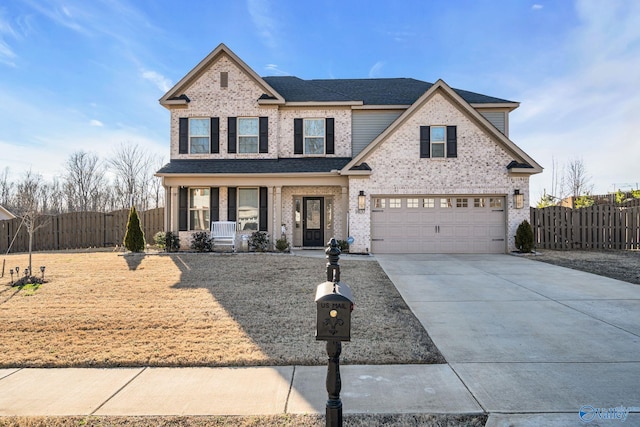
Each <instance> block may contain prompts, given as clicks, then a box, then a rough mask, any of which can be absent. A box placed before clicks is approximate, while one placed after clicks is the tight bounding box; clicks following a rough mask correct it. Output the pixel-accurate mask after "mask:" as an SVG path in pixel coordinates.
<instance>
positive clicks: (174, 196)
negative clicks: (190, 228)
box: [169, 187, 180, 232]
mask: <svg viewBox="0 0 640 427" xmlns="http://www.w3.org/2000/svg"><path fill="white" fill-rule="evenodd" d="M170 200H171V201H170V203H169V206H170V208H169V209H171V210H170V212H169V214H170V220H169V221H170V223H169V224H170V226H169V230H171V231H173V232H177V231H178V230H179V229H180V225H179V224H178V216H179V215H178V208H179V206H180V204H179V203H178V187H171V198H170Z"/></svg>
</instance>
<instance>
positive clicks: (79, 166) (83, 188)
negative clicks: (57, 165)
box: [64, 151, 106, 212]
mask: <svg viewBox="0 0 640 427" xmlns="http://www.w3.org/2000/svg"><path fill="white" fill-rule="evenodd" d="M66 171H67V172H66V174H65V177H64V179H65V190H66V194H67V207H68V209H69V211H70V212H74V211H81V212H85V211H97V210H100V209H101V208H102V207H103V206H102V200H103V199H104V197H103V193H104V190H105V187H106V183H105V178H104V168H103V167H102V166H101V165H100V161H99V159H98V156H96V155H95V154H91V153H87V152H86V151H76V152H75V153H73V154H71V156H69V159H68V160H67V164H66Z"/></svg>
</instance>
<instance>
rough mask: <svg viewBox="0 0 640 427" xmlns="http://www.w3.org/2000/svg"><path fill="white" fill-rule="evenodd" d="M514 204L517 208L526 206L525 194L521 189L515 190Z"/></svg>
mask: <svg viewBox="0 0 640 427" xmlns="http://www.w3.org/2000/svg"><path fill="white" fill-rule="evenodd" d="M513 205H514V206H515V208H516V209H522V208H524V194H520V190H519V189H515V190H513Z"/></svg>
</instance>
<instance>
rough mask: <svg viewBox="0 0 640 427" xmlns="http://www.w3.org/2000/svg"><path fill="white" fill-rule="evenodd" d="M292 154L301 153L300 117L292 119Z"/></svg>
mask: <svg viewBox="0 0 640 427" xmlns="http://www.w3.org/2000/svg"><path fill="white" fill-rule="evenodd" d="M293 154H302V119H293Z"/></svg>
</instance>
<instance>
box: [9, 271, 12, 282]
mask: <svg viewBox="0 0 640 427" xmlns="http://www.w3.org/2000/svg"><path fill="white" fill-rule="evenodd" d="M9 274H11V283H12V284H13V268H10V269H9Z"/></svg>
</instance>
